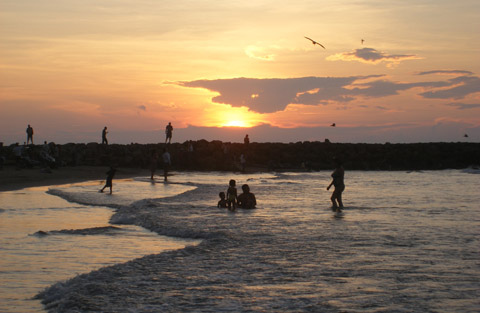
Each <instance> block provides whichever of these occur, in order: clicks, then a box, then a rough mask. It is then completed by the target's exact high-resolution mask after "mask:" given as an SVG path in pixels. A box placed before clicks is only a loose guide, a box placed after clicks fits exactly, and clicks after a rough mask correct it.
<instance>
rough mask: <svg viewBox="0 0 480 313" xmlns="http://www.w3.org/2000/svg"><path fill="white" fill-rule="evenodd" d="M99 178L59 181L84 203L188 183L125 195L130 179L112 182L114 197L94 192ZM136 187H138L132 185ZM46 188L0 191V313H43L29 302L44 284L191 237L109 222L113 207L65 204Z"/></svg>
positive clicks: (162, 192) (147, 191)
mask: <svg viewBox="0 0 480 313" xmlns="http://www.w3.org/2000/svg"><path fill="white" fill-rule="evenodd" d="M98 184H99V182H91V183H84V184H74V185H64V186H60V187H57V188H61V189H62V190H65V191H69V190H70V191H72V190H74V191H75V193H76V194H78V195H81V196H82V197H84V198H85V199H86V200H87V201H90V202H91V201H92V199H98V201H97V202H99V203H101V204H105V205H109V204H112V203H115V204H116V205H121V204H129V203H131V202H132V201H133V200H135V197H137V199H138V197H141V198H144V197H164V196H171V195H174V194H177V193H180V192H183V191H185V190H188V189H191V187H182V186H166V185H163V184H162V185H158V186H152V185H151V184H149V183H148V184H147V183H145V184H144V186H143V187H144V189H143V191H142V192H136V194H135V196H133V197H129V198H127V197H124V196H122V195H121V194H120V195H117V194H116V192H125V191H126V190H129V189H130V188H131V186H132V184H135V185H139V182H133V181H132V180H123V181H116V183H115V189H114V192H115V193H114V194H113V195H108V194H99V193H98V189H99V188H100V187H101V186H100V185H98ZM137 187H138V186H137ZM46 191H47V187H40V188H28V189H23V190H19V191H12V192H1V193H0V204H1V205H0V207H1V209H2V212H0V312H43V311H44V310H43V305H41V303H40V301H39V300H31V299H32V298H33V297H34V296H35V295H36V294H37V293H38V292H40V291H42V290H43V289H44V288H45V287H48V286H49V285H51V284H53V283H55V282H57V281H61V280H65V279H68V278H71V277H73V276H75V275H78V274H81V273H88V272H90V271H92V270H94V269H98V268H101V267H103V266H107V265H112V264H115V263H122V262H126V261H128V260H131V259H134V258H137V257H141V256H144V255H148V254H151V253H159V252H161V251H165V250H172V249H179V248H183V247H185V245H187V244H193V243H194V242H192V241H190V240H179V239H175V238H170V237H165V236H159V235H157V234H155V233H152V232H151V231H148V230H146V229H144V228H141V227H138V226H133V225H123V226H115V227H114V226H112V225H111V224H109V223H108V221H109V219H110V217H111V216H112V214H113V209H111V208H107V207H105V206H90V205H88V206H85V205H80V204H75V203H72V202H67V201H65V200H63V199H61V198H59V197H56V196H53V195H49V194H47V193H46Z"/></svg>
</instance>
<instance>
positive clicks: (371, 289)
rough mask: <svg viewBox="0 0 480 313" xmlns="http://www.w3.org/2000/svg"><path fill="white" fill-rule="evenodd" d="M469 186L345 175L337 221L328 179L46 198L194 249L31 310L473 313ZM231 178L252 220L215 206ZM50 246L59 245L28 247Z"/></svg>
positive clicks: (97, 279) (451, 174)
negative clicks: (188, 242)
mask: <svg viewBox="0 0 480 313" xmlns="http://www.w3.org/2000/svg"><path fill="white" fill-rule="evenodd" d="M479 174H480V172H479V171H476V170H445V171H424V172H421V171H418V172H382V171H379V172H376V171H372V172H365V171H348V169H347V171H346V175H345V184H346V190H345V192H344V204H345V210H344V215H343V217H342V218H337V217H335V216H334V214H333V212H332V211H331V209H330V200H329V198H330V195H331V191H327V190H326V186H328V184H329V183H330V180H331V177H330V172H306V173H264V174H240V173H176V175H175V176H172V177H170V178H169V179H170V182H169V183H167V184H155V185H152V188H157V187H158V186H162V187H161V188H187V189H185V190H183V191H178V192H176V193H174V194H172V196H171V197H161V198H159V197H155V196H149V195H144V194H142V193H143V192H144V188H145V187H144V186H143V187H142V186H141V185H142V184H143V183H144V182H143V181H142V180H134V181H131V182H130V183H129V186H128V188H125V189H123V188H121V187H119V190H118V191H117V189H115V190H114V192H115V194H116V193H118V198H119V201H116V200H112V198H98V197H96V196H97V194H95V196H93V192H92V194H90V189H89V188H90V187H88V186H83V187H76V186H70V187H67V188H55V189H54V190H50V193H51V194H55V195H57V196H59V197H62V198H65V199H68V200H69V201H74V202H77V203H83V208H87V206H86V205H87V204H89V205H90V209H92V208H93V209H95V210H96V209H98V208H97V207H98V205H99V204H102V203H103V202H102V201H107V200H105V199H108V201H110V202H108V203H107V205H109V206H110V207H112V206H113V207H117V209H116V213H115V214H114V215H113V217H112V219H111V221H112V223H114V224H112V225H114V226H116V227H119V226H121V227H124V225H129V224H136V225H141V226H143V227H144V228H146V229H150V230H152V231H154V232H156V233H158V234H162V235H167V236H171V237H177V238H185V239H187V238H194V239H197V241H196V242H195V245H193V246H189V247H187V248H183V249H178V250H172V251H169V252H163V253H155V252H150V253H152V254H150V255H148V256H144V257H141V258H137V259H135V260H132V261H130V262H124V261H120V260H118V262H117V263H118V264H116V265H114V266H109V267H103V268H101V269H99V270H96V271H94V272H91V273H89V274H85V275H80V276H76V277H74V278H73V279H71V280H69V281H67V282H60V283H57V284H55V285H53V286H52V287H51V288H48V289H47V290H45V292H42V293H41V294H40V298H41V299H43V300H44V303H45V305H46V307H47V308H48V309H49V310H50V311H51V312H68V311H71V312H75V311H82V310H83V311H89V310H92V311H93V310H97V311H109V312H120V311H121V312H189V311H196V312H299V311H300V312H475V311H479V310H480V302H479V300H478V299H479V290H480V268H479V264H480V252H479V248H480V239H479V235H480V210H479V206H480V192H479V190H480V175H479ZM230 179H235V180H236V181H237V188H238V190H239V193H240V192H241V185H242V184H245V183H247V184H249V186H250V189H251V191H252V192H253V193H255V195H256V198H257V202H258V205H257V209H254V210H242V209H237V211H235V212H229V211H227V210H225V209H219V208H217V207H216V203H217V201H218V200H219V198H218V193H219V192H220V191H226V189H227V186H228V181H229V180H230ZM93 189H95V188H92V190H93ZM137 192H138V194H139V195H138V196H134V195H135V194H137ZM90 196H91V197H90ZM107 197H108V196H107ZM129 197H134V199H133V198H132V201H131V202H130V201H129V200H128V199H129ZM99 201H100V202H99ZM70 205H74V204H70ZM31 207H34V206H31ZM5 213H7V211H4V212H2V213H0V214H2V215H5ZM112 225H110V226H112ZM35 229H36V228H35ZM47 230H48V229H47ZM109 231H112V230H109ZM113 231H114V232H115V231H117V230H116V229H114V230H113ZM31 232H33V229H32V231H31ZM31 232H29V233H31ZM56 236H61V237H66V236H67V235H66V234H55V235H48V236H46V237H41V238H37V237H33V238H32V239H35V240H39V241H40V242H41V241H42V240H44V238H49V237H50V238H55V237H56ZM77 237H79V236H77ZM115 240H116V237H115V236H113V237H112V239H111V241H115ZM198 240H201V242H200V241H198ZM2 248H3V246H2ZM72 249H74V250H75V249H76V246H75V247H73V248H72ZM60 253H61V252H60ZM39 254H42V252H40V253H39ZM93 254H94V255H95V254H100V252H93ZM30 258H33V259H35V258H36V256H34V255H31V256H30ZM132 258H134V257H133V256H132ZM77 262H79V263H81V262H82V261H81V260H79V261H77ZM7 272H8V270H7ZM52 272H55V270H53V271H52ZM2 273H3V272H2ZM77 273H78V272H77V271H76V270H72V271H71V273H70V276H68V277H73V276H75V274H77ZM2 285H3V284H2Z"/></svg>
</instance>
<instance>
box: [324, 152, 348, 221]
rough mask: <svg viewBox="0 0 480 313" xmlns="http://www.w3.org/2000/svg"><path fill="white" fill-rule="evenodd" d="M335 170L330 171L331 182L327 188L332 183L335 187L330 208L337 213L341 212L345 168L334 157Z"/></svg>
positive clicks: (328, 188)
mask: <svg viewBox="0 0 480 313" xmlns="http://www.w3.org/2000/svg"><path fill="white" fill-rule="evenodd" d="M334 162H335V170H334V171H333V173H332V178H333V179H332V182H331V183H330V185H328V187H327V190H330V187H332V185H333V186H334V187H335V189H334V190H333V193H332V197H331V198H330V200H332V210H335V211H336V212H337V213H339V212H342V209H343V202H342V192H343V191H344V190H345V183H344V181H343V177H344V175H345V170H344V169H343V166H342V162H341V161H340V160H339V159H338V158H335V159H334Z"/></svg>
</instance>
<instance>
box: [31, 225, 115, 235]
mask: <svg viewBox="0 0 480 313" xmlns="http://www.w3.org/2000/svg"><path fill="white" fill-rule="evenodd" d="M122 231H124V229H122V228H120V227H115V226H103V227H92V228H84V229H62V230H50V231H43V230H39V231H37V232H35V233H34V234H33V235H32V236H36V237H44V236H49V235H82V236H87V235H115V234H118V233H119V232H122Z"/></svg>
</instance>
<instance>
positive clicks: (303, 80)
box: [178, 75, 378, 113]
mask: <svg viewBox="0 0 480 313" xmlns="http://www.w3.org/2000/svg"><path fill="white" fill-rule="evenodd" d="M371 77H378V75H374V76H352V77H300V78H267V79H257V78H232V79H217V80H196V81H191V82H178V85H180V86H184V87H194V88H205V89H208V90H210V91H213V92H218V93H219V95H218V96H216V97H214V98H212V101H213V102H216V103H223V104H230V105H232V106H234V107H242V106H244V107H248V108H249V109H250V110H251V111H254V112H258V113H273V112H278V111H283V110H285V108H286V107H287V106H288V105H289V104H294V103H295V104H306V105H318V104H321V103H323V104H325V103H327V102H328V101H337V102H348V101H351V100H353V99H354V98H353V97H352V96H351V93H352V92H351V91H350V90H349V89H347V88H346V87H348V86H350V85H351V84H352V83H353V82H355V81H358V80H361V79H366V78H371Z"/></svg>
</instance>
